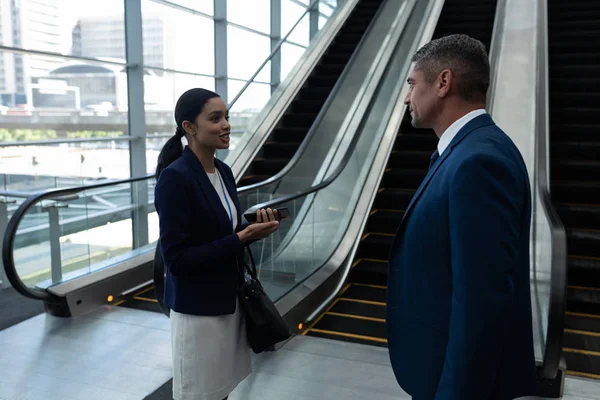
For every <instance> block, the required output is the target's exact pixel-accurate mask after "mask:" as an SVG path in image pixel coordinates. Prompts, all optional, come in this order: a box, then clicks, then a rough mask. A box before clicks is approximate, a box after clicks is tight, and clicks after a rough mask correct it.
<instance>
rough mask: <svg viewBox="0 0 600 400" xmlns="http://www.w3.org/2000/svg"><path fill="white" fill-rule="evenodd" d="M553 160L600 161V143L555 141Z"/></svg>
mask: <svg viewBox="0 0 600 400" xmlns="http://www.w3.org/2000/svg"><path fill="white" fill-rule="evenodd" d="M598 132H600V125H598ZM552 158H553V159H556V160H564V159H569V158H572V159H576V160H579V161H596V160H600V142H587V141H578V142H559V141H558V140H556V141H555V140H553V141H552ZM599 202H600V200H599Z"/></svg>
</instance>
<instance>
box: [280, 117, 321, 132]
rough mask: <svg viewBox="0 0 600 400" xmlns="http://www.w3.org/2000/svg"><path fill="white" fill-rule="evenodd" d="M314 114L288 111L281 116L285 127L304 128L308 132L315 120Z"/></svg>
mask: <svg viewBox="0 0 600 400" xmlns="http://www.w3.org/2000/svg"><path fill="white" fill-rule="evenodd" d="M315 117H316V115H315V114H312V113H288V114H286V115H284V116H283V125H284V126H286V127H288V126H289V127H294V128H300V127H302V128H304V132H308V130H309V129H310V126H311V125H312V123H313V122H314V120H315Z"/></svg>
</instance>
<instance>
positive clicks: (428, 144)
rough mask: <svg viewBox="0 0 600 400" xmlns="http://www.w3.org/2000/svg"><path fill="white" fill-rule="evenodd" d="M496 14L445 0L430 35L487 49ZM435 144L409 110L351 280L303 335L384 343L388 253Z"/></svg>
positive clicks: (466, 0) (465, 1)
mask: <svg viewBox="0 0 600 400" xmlns="http://www.w3.org/2000/svg"><path fill="white" fill-rule="evenodd" d="M495 12H496V0H446V1H445V3H444V6H443V9H442V13H441V15H440V17H439V20H438V24H437V27H436V29H435V32H434V34H433V39H435V38H439V37H442V36H446V35H449V34H453V33H464V34H467V35H469V36H471V37H474V38H476V39H479V40H481V41H482V42H483V44H484V45H485V46H486V49H488V51H489V46H490V42H491V38H492V29H493V25H494V17H495ZM437 142H438V139H437V137H436V136H435V133H434V132H433V131H432V130H422V129H415V128H413V127H412V125H411V117H410V113H409V112H408V110H407V112H406V113H405V115H404V118H403V121H402V125H401V127H400V132H399V133H398V136H397V138H396V141H395V143H394V149H393V151H392V154H391V155H390V158H389V160H388V164H387V167H386V171H385V174H384V176H383V179H382V181H381V184H380V187H379V189H378V193H377V197H376V199H375V203H374V206H373V208H372V210H371V213H370V217H369V220H368V224H367V227H366V229H365V232H363V236H362V240H361V243H360V245H359V248H358V251H357V253H356V258H355V260H354V262H353V265H352V271H351V273H350V278H349V283H348V285H347V286H346V287H345V288H344V289H343V290H342V291H341V293H340V295H339V296H338V298H337V299H336V300H335V301H334V302H333V303H332V304H331V305H330V306H329V307H328V309H327V310H326V311H325V312H324V313H323V314H321V315H320V316H319V317H318V318H317V319H316V320H315V322H314V323H313V324H312V325H311V326H310V327H309V328H308V329H306V330H305V331H304V334H306V335H311V336H318V337H324V338H330V339H336V340H345V341H351V342H357V343H363V344H369V345H375V346H387V340H386V330H385V300H386V286H385V285H386V283H387V257H388V253H389V249H390V247H391V243H392V239H393V237H394V233H395V231H396V228H397V227H398V225H399V224H400V221H401V219H402V216H403V213H404V210H405V209H406V207H407V206H408V203H409V202H410V199H411V198H412V196H413V194H414V193H415V191H416V190H417V188H418V187H419V185H420V183H421V181H422V180H423V179H424V178H425V175H426V174H427V169H428V167H429V160H430V157H431V154H432V153H433V152H434V151H435V149H436V145H437Z"/></svg>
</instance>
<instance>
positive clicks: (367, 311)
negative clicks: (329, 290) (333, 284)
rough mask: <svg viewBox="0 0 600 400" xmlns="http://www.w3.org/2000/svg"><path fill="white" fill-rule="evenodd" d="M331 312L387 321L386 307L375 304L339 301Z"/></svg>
mask: <svg viewBox="0 0 600 400" xmlns="http://www.w3.org/2000/svg"><path fill="white" fill-rule="evenodd" d="M329 311H331V312H336V313H342V314H354V315H361V316H363V317H372V318H383V319H385V305H380V304H374V303H369V302H359V301H349V300H346V299H338V300H337V301H336V303H335V305H334V306H333V307H332V308H331V309H330V310H329Z"/></svg>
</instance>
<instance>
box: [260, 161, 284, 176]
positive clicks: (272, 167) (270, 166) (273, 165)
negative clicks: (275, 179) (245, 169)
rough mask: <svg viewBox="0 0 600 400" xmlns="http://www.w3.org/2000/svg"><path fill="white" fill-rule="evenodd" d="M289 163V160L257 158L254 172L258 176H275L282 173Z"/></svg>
mask: <svg viewBox="0 0 600 400" xmlns="http://www.w3.org/2000/svg"><path fill="white" fill-rule="evenodd" d="M288 161H289V158H257V159H255V160H254V163H253V164H252V170H253V171H252V172H253V173H254V174H256V175H268V176H273V175H275V174H276V173H278V172H279V171H281V170H282V169H283V168H284V167H285V166H286V165H287V163H288Z"/></svg>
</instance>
